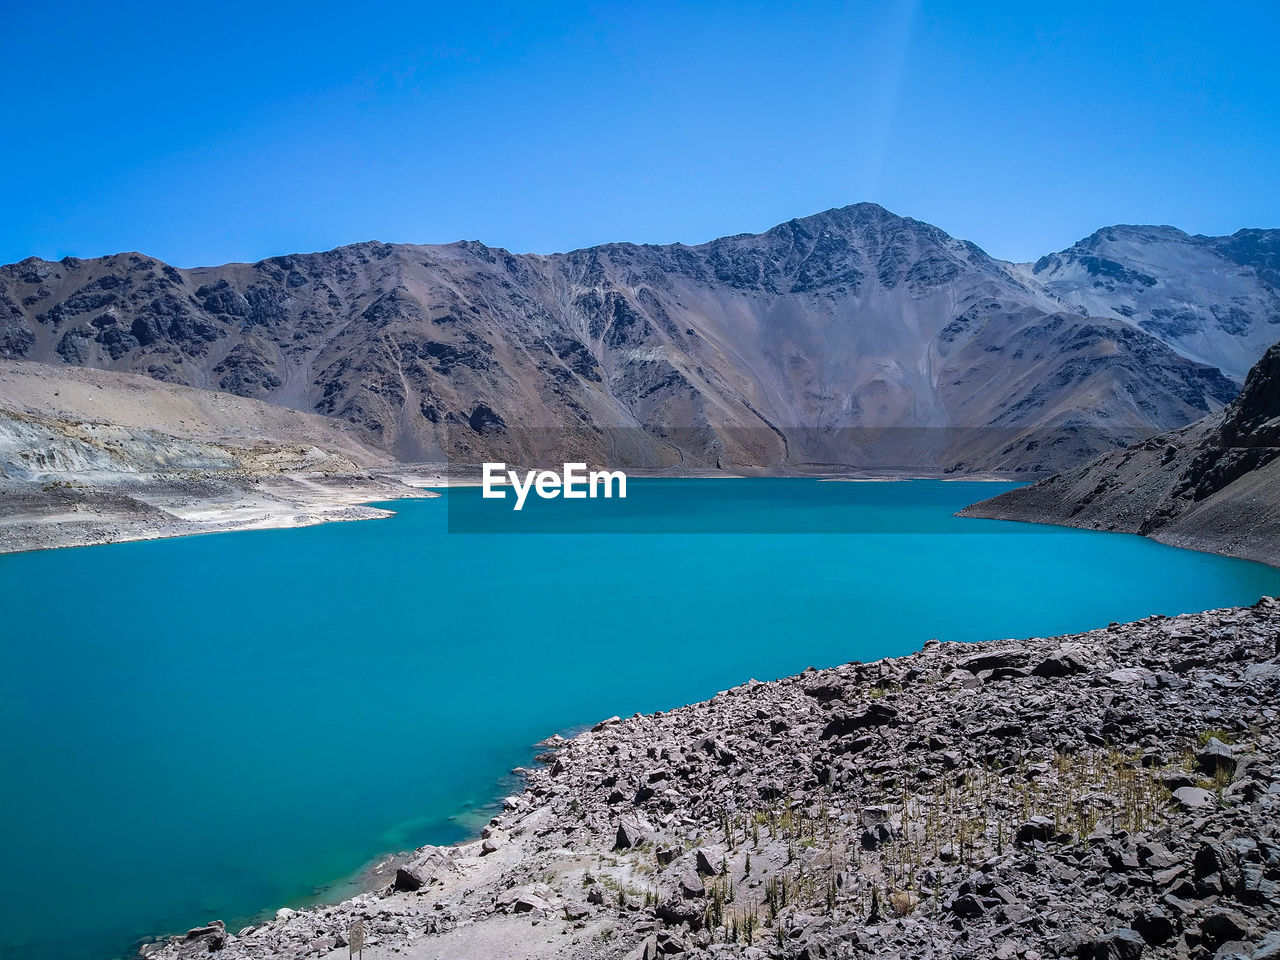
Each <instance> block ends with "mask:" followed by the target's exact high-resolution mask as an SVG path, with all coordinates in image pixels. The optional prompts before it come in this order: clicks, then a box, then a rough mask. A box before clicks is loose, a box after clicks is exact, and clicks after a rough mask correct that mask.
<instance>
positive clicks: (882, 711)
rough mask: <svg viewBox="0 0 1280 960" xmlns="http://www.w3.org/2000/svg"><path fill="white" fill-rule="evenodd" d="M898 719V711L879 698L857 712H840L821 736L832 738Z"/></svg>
mask: <svg viewBox="0 0 1280 960" xmlns="http://www.w3.org/2000/svg"><path fill="white" fill-rule="evenodd" d="M897 719H898V711H897V710H895V709H894V708H893V707H892V706H890V705H889V704H887V703H883V702H881V701H879V700H877V701H874V702H873V703H871V704H870V705H868V706H867V708H866V709H865V710H862V711H859V712H857V713H838V714H836V715H835V716H834V717H832V718H831V720H830V721H829V722H828V723H827V725H826V726H825V727H823V729H822V733H821V735H820V738H821V739H823V740H830V739H831V738H832V737H845V736H848V735H849V734H851V733H856V732H857V731H859V730H866V729H867V728H869V727H880V726H884V725H886V724H891V723H893V722H894V721H895V720H897Z"/></svg>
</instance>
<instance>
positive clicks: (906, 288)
mask: <svg viewBox="0 0 1280 960" xmlns="http://www.w3.org/2000/svg"><path fill="white" fill-rule="evenodd" d="M1237 236H1239V235H1237ZM1228 239H1234V238H1228ZM1264 246H1265V245H1264ZM1073 249H1074V248H1073ZM1266 249H1270V248H1269V247H1268V248H1266ZM1068 253H1070V251H1068ZM1239 255H1240V256H1241V257H1248V256H1253V254H1248V253H1241V254H1239ZM1061 256H1066V254H1063V255H1061ZM1241 269H1245V268H1241ZM1248 269H1251V270H1252V269H1254V268H1253V267H1250V268H1248ZM1042 272H1043V271H1042ZM1256 272H1257V271H1255V273H1256ZM1059 292H1060V291H1059ZM1094 312H1099V311H1094ZM1131 319H1132V318H1125V317H1123V315H1122V314H1117V315H1115V316H1092V317H1085V316H1083V315H1081V314H1080V313H1079V312H1075V311H1072V310H1070V309H1068V308H1066V307H1065V306H1064V303H1063V301H1062V300H1061V299H1059V298H1058V296H1055V294H1054V293H1050V292H1049V291H1048V290H1046V289H1045V288H1044V287H1042V286H1041V285H1040V282H1039V279H1038V277H1037V276H1036V275H1033V274H1032V273H1031V272H1030V271H1025V270H1022V269H1020V268H1015V267H1013V266H1011V265H1009V264H1005V263H1002V262H999V261H996V260H994V259H992V258H991V257H988V256H987V255H986V254H985V253H983V252H982V251H981V250H980V249H979V248H977V247H976V246H974V245H973V244H971V243H967V242H964V241H961V240H957V239H955V238H953V237H950V236H948V235H947V234H945V233H943V232H942V231H941V230H939V229H937V228H936V227H932V226H930V225H928V224H925V223H920V222H918V221H915V220H910V219H906V218H902V217H897V216H894V215H893V214H890V213H888V212H887V211H885V210H884V209H882V208H880V207H878V206H876V205H874V204H859V205H855V206H851V207H845V208H842V209H839V210H832V211H829V212H827V213H823V214H818V215H816V216H813V217H807V218H804V219H801V220H793V221H790V222H788V223H785V224H782V225H780V226H778V227H775V228H773V229H772V230H769V231H767V232H766V233H763V234H760V235H743V236H736V237H727V238H723V239H720V240H715V241H712V242H710V243H707V244H703V245H700V246H693V247H690V246H684V245H681V244H673V245H670V246H635V245H631V244H609V245H605V246H600V247H593V248H589V249H586V250H578V251H574V252H572V253H567V254H557V255H553V256H538V255H513V254H510V253H508V252H506V251H504V250H499V249H493V248H489V247H486V246H484V245H482V244H479V243H474V242H462V243H455V244H449V245H445V246H412V245H388V244H379V243H365V244H358V245H355V246H350V247H342V248H339V249H337V250H333V251H330V252H327V253H317V254H300V255H294V256H287V257H275V258H272V259H269V260H265V261H262V262H260V263H257V264H252V265H250V264H228V265H226V266H221V267H210V268H199V269H191V270H180V269H177V268H174V267H171V266H167V265H165V264H163V263H160V262H158V261H156V260H154V259H152V258H148V257H145V256H141V255H138V254H120V255H116V256H112V257H104V258H101V259H98V260H75V259H66V260H63V261H61V262H58V263H49V262H45V261H40V260H36V259H29V260H25V261H23V262H21V263H18V264H14V265H11V266H7V267H3V268H0V352H2V353H4V354H5V355H9V356H20V357H26V358H29V359H36V360H47V361H53V362H59V361H60V362H64V363H70V364H79V365H85V366H94V367H102V368H108V369H114V370H123V371H129V372H134V373H142V374H146V375H148V376H150V377H153V378H156V379H159V380H164V381H168V382H174V383H181V384H187V385H191V386H197V387H203V388H206V389H214V390H221V391H226V392H230V393H235V394H239V395H241V396H246V397H253V398H257V399H262V400H266V401H269V402H272V403H276V404H281V405H285V406H290V407H294V408H297V409H300V410H305V411H309V412H318V413H322V414H325V415H329V416H333V417H338V418H341V419H343V420H346V421H349V422H351V423H353V424H356V425H357V426H358V427H359V428H360V429H361V430H362V431H364V433H365V435H366V436H367V437H368V438H369V439H370V440H371V441H372V442H374V443H376V444H379V445H381V446H382V447H384V448H385V449H388V450H390V451H392V452H394V453H396V454H397V455H398V456H400V457H402V458H403V459H406V460H422V459H431V458H437V457H440V456H441V455H447V456H449V457H450V458H452V459H455V460H479V459H484V458H492V457H501V458H503V459H507V460H510V461H513V462H516V461H525V462H528V461H531V460H538V459H548V458H555V457H561V456H566V455H567V456H571V457H572V458H573V459H586V460H590V461H592V462H597V463H606V462H608V463H626V464H628V465H631V466H649V467H655V468H658V467H671V466H680V467H684V468H688V469H726V470H739V471H752V470H764V471H771V472H805V471H827V470H842V469H858V468H868V467H878V468H886V469H892V468H901V469H904V470H911V471H930V472H933V471H942V470H945V471H960V472H969V471H1002V472H1038V471H1048V470H1052V469H1057V468H1060V467H1063V466H1066V465H1071V464H1076V463H1079V462H1081V461H1083V460H1085V459H1088V458H1090V457H1092V456H1094V455H1096V454H1097V453H1100V452H1102V451H1104V450H1107V449H1111V448H1113V447H1115V446H1118V445H1121V444H1123V443H1126V442H1131V441H1133V440H1135V439H1138V438H1141V437H1144V436H1148V435H1150V434H1152V433H1154V432H1157V431H1159V430H1162V429H1168V428H1171V427H1176V426H1181V425H1183V424H1185V423H1188V422H1190V421H1192V420H1195V419H1197V418H1198V417H1200V416H1202V415H1204V414H1206V413H1209V412H1212V411H1215V410H1218V409H1220V408H1221V407H1222V405H1223V404H1225V403H1226V402H1228V401H1229V400H1230V399H1231V398H1232V397H1233V396H1234V395H1235V393H1236V384H1234V383H1233V382H1231V380H1229V379H1228V378H1227V377H1226V376H1224V375H1223V374H1222V372H1221V371H1220V370H1218V369H1217V368H1215V367H1214V366H1210V365H1206V364H1201V363H1197V362H1195V361H1193V360H1190V359H1187V358H1186V357H1185V356H1181V355H1179V353H1178V352H1175V350H1174V349H1171V348H1170V346H1169V345H1167V344H1166V343H1164V342H1162V340H1161V339H1159V333H1158V332H1156V331H1151V330H1147V329H1145V328H1144V327H1143V326H1142V325H1141V324H1139V325H1138V326H1135V325H1134V324H1133V323H1132V322H1131ZM1256 322H1259V323H1265V322H1269V321H1266V320H1265V318H1264V319H1263V320H1257V321H1256ZM1217 335H1218V334H1215V336H1217ZM1232 336H1233V334H1231V333H1230V332H1227V331H1223V332H1222V333H1221V337H1222V338H1223V339H1224V340H1230V339H1231V337H1232ZM1251 342H1252V341H1247V342H1246V341H1242V343H1243V345H1242V346H1239V347H1238V351H1239V352H1240V353H1242V354H1243V353H1247V351H1248V350H1250V349H1252V348H1251V347H1250V346H1249V345H1248V344H1249V343H1251ZM1231 349H1233V350H1235V349H1237V347H1234V346H1233V347H1232V348H1231ZM1258 353H1259V354H1260V353H1261V349H1259V350H1258ZM1255 359H1256V357H1255Z"/></svg>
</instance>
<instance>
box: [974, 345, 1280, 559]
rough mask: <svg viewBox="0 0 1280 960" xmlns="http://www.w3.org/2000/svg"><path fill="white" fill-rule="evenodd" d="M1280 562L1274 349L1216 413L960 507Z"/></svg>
mask: <svg viewBox="0 0 1280 960" xmlns="http://www.w3.org/2000/svg"><path fill="white" fill-rule="evenodd" d="M960 515H961V516H967V517H983V518H988V519H996V520H1022V521H1029V522H1033V523H1054V524H1062V525H1066V526H1074V527H1085V528H1089V529H1095V530H1108V531H1119V532H1124V533H1138V534H1142V535H1144V536H1150V537H1153V538H1155V539H1157V540H1160V541H1162V542H1165V543H1170V544H1173V545H1174V546H1179V547H1189V548H1191V549H1197V550H1208V551H1211V552H1213V553H1224V554H1227V555H1229V556H1237V557H1242V558H1245V559H1249V560H1258V561H1261V562H1263V563H1269V564H1271V565H1273V566H1280V343H1277V344H1275V345H1274V346H1273V347H1271V349H1270V350H1268V351H1267V353H1266V354H1265V355H1264V356H1263V358H1262V359H1261V360H1259V361H1258V363H1257V364H1255V365H1254V367H1253V369H1252V370H1250V372H1249V376H1248V377H1247V378H1246V380H1245V386H1244V389H1243V390H1242V391H1241V392H1240V396H1238V397H1237V398H1236V399H1235V400H1233V401H1232V402H1231V404H1229V405H1228V406H1227V407H1226V408H1225V409H1224V410H1223V411H1222V412H1220V413H1217V414H1213V415H1211V416H1208V417H1205V418H1204V419H1203V420H1198V421H1196V422H1195V423H1193V424H1191V425H1189V426H1186V427H1183V428H1181V429H1179V430H1175V431H1172V432H1170V433H1165V434H1162V435H1159V436H1155V437H1152V438H1150V439H1149V440H1146V441H1144V442H1142V443H1140V444H1136V445H1134V446H1131V447H1129V448H1127V449H1124V450H1119V451H1113V452H1111V453H1107V454H1104V455H1102V456H1101V457H1099V458H1098V459H1096V460H1094V461H1092V462H1090V463H1088V464H1085V465H1084V466H1082V467H1079V468H1076V469H1074V470H1068V471H1064V472H1063V473H1060V474H1055V475H1054V476H1052V477H1049V478H1047V479H1045V480H1041V481H1040V482H1039V483H1036V484H1034V485H1032V486H1029V487H1020V488H1018V489H1015V490H1010V491H1009V492H1007V493H1004V494H1001V495H1000V496H998V497H993V498H992V499H990V500H985V501H983V502H982V503H977V504H974V505H973V506H970V507H966V508H965V509H964V510H962V511H961V514H960Z"/></svg>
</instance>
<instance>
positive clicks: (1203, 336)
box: [1022, 226, 1280, 381]
mask: <svg viewBox="0 0 1280 960" xmlns="http://www.w3.org/2000/svg"><path fill="white" fill-rule="evenodd" d="M1022 272H1023V275H1024V276H1025V277H1027V279H1028V280H1029V281H1031V282H1035V283H1037V284H1039V285H1040V286H1042V287H1043V288H1044V289H1046V290H1048V291H1049V292H1050V293H1052V294H1054V295H1055V296H1057V297H1059V298H1061V299H1062V301H1063V302H1064V303H1065V304H1066V305H1067V306H1068V307H1069V308H1071V309H1073V310H1075V311H1077V312H1080V313H1086V314H1089V315H1091V316H1099V317H1114V318H1117V319H1120V320H1124V321H1126V322H1128V323H1131V324H1133V325H1134V326H1135V327H1137V328H1138V329H1140V330H1144V331H1146V332H1147V333H1150V334H1151V335H1152V336H1155V337H1157V338H1158V339H1160V340H1161V341H1163V342H1164V343H1166V344H1168V345H1169V346H1171V347H1172V348H1173V349H1174V350H1176V351H1177V352H1178V353H1180V354H1182V355H1183V356H1184V357H1189V358H1190V359H1192V360H1198V361H1200V362H1202V363H1207V364H1210V365H1211V366H1215V367H1217V368H1218V369H1220V370H1222V371H1223V372H1224V373H1225V374H1227V376H1229V377H1231V378H1232V379H1234V380H1237V381H1239V380H1242V379H1244V375H1245V373H1246V372H1247V371H1248V369H1249V368H1250V367H1251V366H1253V364H1254V363H1255V362H1256V361H1257V359H1258V358H1259V357H1260V356H1261V355H1262V352H1263V351H1264V350H1266V348H1267V347H1268V346H1270V345H1271V344H1272V343H1274V342H1275V341H1276V340H1277V339H1280V230H1240V231H1238V232H1236V233H1233V234H1232V235H1231V236H1229V237H1202V236H1194V237H1193V236H1190V235H1188V234H1186V233H1183V232H1182V231H1181V230H1177V229H1174V228H1173V227H1135V226H1115V227H1107V228H1106V229H1104V230H1099V231H1098V232H1097V233H1095V234H1093V235H1092V236H1089V237H1086V238H1085V239H1083V240H1081V241H1080V242H1079V243H1077V244H1075V245H1074V246H1072V247H1070V248H1069V249H1067V250H1063V251H1062V252H1061V253H1052V254H1049V255H1048V256H1046V257H1041V258H1040V259H1039V260H1037V261H1036V262H1035V263H1034V264H1025V265H1023V266H1022Z"/></svg>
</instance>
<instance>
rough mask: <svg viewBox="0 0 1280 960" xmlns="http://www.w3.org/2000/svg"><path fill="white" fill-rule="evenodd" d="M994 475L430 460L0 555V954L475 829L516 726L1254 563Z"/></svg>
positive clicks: (233, 898) (1134, 606) (324, 885)
mask: <svg viewBox="0 0 1280 960" xmlns="http://www.w3.org/2000/svg"><path fill="white" fill-rule="evenodd" d="M1002 489H1005V487H1004V486H1002V485H999V484H990V483H971V482H939V481H911V482H892V483H822V482H818V481H814V480H636V479H632V480H631V481H630V487H629V491H628V498H627V500H625V501H608V502H605V501H574V502H566V501H562V500H561V501H546V502H543V501H538V502H532V501H531V502H530V503H529V504H528V505H526V507H525V511H524V512H522V514H521V515H519V519H516V517H514V516H512V515H510V514H503V515H502V516H501V517H499V516H498V515H497V514H495V513H494V512H493V511H495V510H497V509H499V505H500V502H498V501H492V500H489V501H484V500H482V499H481V498H480V491H479V490H478V489H475V488H458V489H454V490H453V491H451V492H449V493H447V494H446V495H445V496H443V497H441V498H439V499H433V500H410V501H398V502H396V503H394V504H388V505H387V506H388V507H390V508H391V509H394V510H396V511H397V515H396V516H395V517H393V518H390V519H387V520H377V521H367V522H361V523H337V524H328V525H324V526H317V527H310V528H305V529H297V530H269V531H257V532H243V533H232V534H218V535H211V536H200V537H188V538H182V539H172V540H162V541H152V542H146V543H130V544H117V545H111V546H102V547H85V548H78V549H72V550H57V551H48V552H38V553H27V554H19V555H11V556H3V557H0V601H2V602H3V610H4V621H3V622H4V627H3V631H2V636H0V647H2V648H3V653H4V661H5V662H4V669H3V671H0V730H2V731H3V740H2V742H0V760H2V761H3V766H4V769H5V771H6V787H5V789H4V790H3V792H2V793H0V824H2V826H0V831H3V832H2V834H0V857H2V858H3V862H4V863H5V865H6V867H7V869H6V870H5V872H4V876H3V877H0V904H3V906H2V907H0V921H2V922H0V955H3V956H5V957H10V956H12V957H18V956H22V957H27V956H43V957H59V958H67V960H104V958H108V957H115V956H120V955H123V954H125V953H127V952H129V951H130V949H131V948H132V946H133V945H134V944H135V942H136V941H137V939H138V938H140V937H143V936H146V935H149V934H157V933H161V932H180V931H183V930H185V929H187V928H188V927H191V926H193V925H196V924H200V923H204V922H207V921H209V920H211V919H215V918H222V919H225V920H227V921H228V925H229V927H230V928H231V929H232V930H235V929H237V928H238V926H239V925H242V924H243V923H245V922H247V921H248V920H249V919H250V918H253V917H255V916H258V915H260V914H261V913H262V912H263V911H273V910H274V909H275V908H277V907H279V906H284V905H290V904H299V903H303V902H306V901H307V900H308V899H311V898H314V897H315V896H317V895H320V896H324V895H326V893H327V894H328V895H330V896H341V895H342V894H343V892H344V890H346V889H347V888H344V887H342V886H338V887H333V886H331V885H333V884H341V882H342V881H343V879H344V878H349V877H351V876H352V875H353V874H354V873H356V872H357V871H358V870H359V869H360V868H361V867H362V866H364V865H366V864H367V863H369V862H370V861H371V860H373V859H374V858H376V857H377V856H378V855H379V854H382V853H386V852H391V851H397V850H405V849H409V848H412V847H414V846H417V845H419V844H422V843H446V842H452V841H456V840H459V839H462V838H464V837H467V836H469V835H472V834H474V832H475V831H476V830H478V828H479V826H480V825H481V824H483V822H484V821H485V820H486V819H487V818H488V816H490V815H491V813H492V810H493V803H494V801H495V799H496V798H499V797H501V796H502V795H504V794H505V793H507V792H510V791H511V790H514V789H518V784H516V783H514V782H513V781H512V780H511V778H510V777H509V776H508V771H509V770H510V769H511V768H512V767H515V766H517V765H521V764H528V763H529V762H530V761H531V758H532V756H533V754H534V753H536V752H538V751H537V750H536V749H535V747H534V746H533V744H534V743H535V742H537V741H539V740H541V739H543V738H544V737H547V736H549V735H550V734H552V733H556V732H568V731H572V730H575V729H578V728H580V727H581V726H582V725H584V724H590V723H593V722H595V721H596V720H599V719H601V718H603V717H606V716H610V715H612V714H621V715H624V716H625V715H627V714H629V713H632V712H634V711H652V710H659V709H667V708H671V707H674V706H677V705H680V704H683V703H687V702H691V701H695V700H701V699H705V698H707V697H710V696H712V695H713V694H715V693H716V692H717V691H719V690H722V689H725V688H727V687H730V686H733V685H736V684H739V683H742V682H744V681H746V680H747V679H749V678H752V677H755V678H758V679H767V678H773V677H778V676H784V675H787V674H790V673H795V672H798V671H800V670H802V669H804V668H805V667H806V666H809V665H810V664H813V665H816V666H826V665H832V664H837V663H842V662H846V661H849V660H854V659H859V660H869V659H876V658H879V657H882V656H886V655H891V654H901V653H906V652H909V651H911V650H914V649H916V648H918V647H919V646H920V645H921V644H922V643H923V642H924V641H925V640H927V639H929V638H930V637H939V638H942V639H945V640H964V641H971V640H984V639H991V638H999V637H1016V636H1029V635H1041V636H1043V635H1046V634H1053V633H1062V632H1069V631H1079V630H1085V629H1089V628H1092V627H1098V626H1103V625H1105V624H1107V623H1108V622H1110V621H1113V620H1121V621H1123V620H1130V619H1136V618H1139V617H1143V616H1146V615H1149V614H1152V613H1166V614H1175V613H1180V612H1187V611H1194V610H1203V609H1208V608H1210V607H1215V606H1226V605H1234V604H1244V603H1252V602H1253V601H1255V600H1256V599H1257V598H1258V597H1259V596H1261V595H1263V594H1276V593H1280V570H1276V569H1273V568H1270V567H1266V566H1262V565H1259V564H1252V563H1246V562H1243V561H1238V560H1230V559H1225V558H1222V557H1217V556H1212V555H1208V554H1203V553H1194V552H1190V551H1184V550H1177V549H1173V548H1170V547H1166V546H1162V545H1160V544H1157V543H1155V542H1152V541H1150V540H1146V539H1143V538H1140V537H1135V536H1127V535H1118V534H1102V533H1092V532H1085V531H1077V530H1068V529H1063V528H1054V527H1041V526H1034V525H1028V524H1013V523H1003V522H999V521H985V520H968V519H958V518H955V517H953V516H952V513H954V511H956V510H958V509H959V508H961V507H963V506H965V505H966V504H969V503H972V502H974V501H976V500H980V499H984V498H985V497H988V496H991V495H994V494H995V493H997V492H999V491H1000V490H1002ZM451 502H452V503H451ZM502 509H506V510H509V507H503V508H502ZM538 511H542V512H541V513H539V512H538ZM593 511H594V512H593ZM597 521H599V523H598V524H597ZM593 524H594V525H593ZM451 529H452V530H453V531H454V532H449V531H450V530H451ZM596 529H599V530H604V531H606V532H589V531H592V530H596ZM460 530H478V531H481V532H477V533H463V532H458V531H460ZM538 530H541V531H555V530H562V531H563V530H568V531H570V532H567V533H566V532H560V533H543V534H538V533H533V532H531V531H538ZM685 531H697V532H685ZM830 531H839V532H830Z"/></svg>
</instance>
